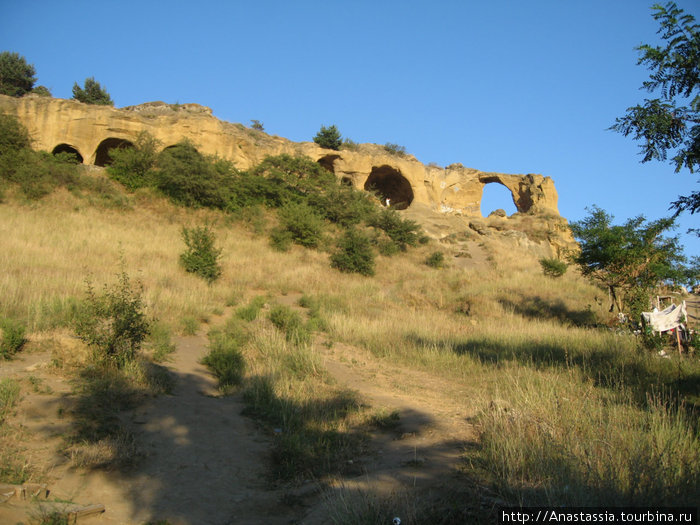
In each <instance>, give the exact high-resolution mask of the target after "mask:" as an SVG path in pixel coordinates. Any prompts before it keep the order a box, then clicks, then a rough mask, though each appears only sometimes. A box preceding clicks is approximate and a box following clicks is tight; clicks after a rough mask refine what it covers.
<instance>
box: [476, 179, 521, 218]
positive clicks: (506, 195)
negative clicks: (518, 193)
mask: <svg viewBox="0 0 700 525" xmlns="http://www.w3.org/2000/svg"><path fill="white" fill-rule="evenodd" d="M485 182H486V184H484V187H483V189H482V192H481V216H482V217H488V216H489V215H490V214H491V213H493V212H494V211H496V210H503V211H505V212H506V215H507V216H508V217H510V216H511V215H513V214H514V213H515V212H517V211H518V208H517V207H516V205H515V200H514V199H513V194H512V193H511V191H510V190H509V189H508V188H507V187H505V186H504V185H503V184H502V183H500V182H499V181H496V180H493V181H485Z"/></svg>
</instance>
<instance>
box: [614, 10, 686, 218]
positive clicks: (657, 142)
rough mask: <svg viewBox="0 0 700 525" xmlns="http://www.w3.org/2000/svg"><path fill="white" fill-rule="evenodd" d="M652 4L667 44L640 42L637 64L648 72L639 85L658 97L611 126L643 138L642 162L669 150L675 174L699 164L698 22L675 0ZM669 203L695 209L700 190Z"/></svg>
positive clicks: (678, 210) (659, 157)
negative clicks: (674, 0) (653, 44)
mask: <svg viewBox="0 0 700 525" xmlns="http://www.w3.org/2000/svg"><path fill="white" fill-rule="evenodd" d="M652 9H653V10H654V14H653V17H654V19H656V20H657V21H659V22H660V26H661V27H660V28H659V30H658V32H657V33H658V34H660V35H661V37H662V38H663V39H664V40H665V45H663V46H650V45H648V44H644V45H641V46H639V47H638V48H637V50H638V51H639V52H640V57H639V60H638V62H637V64H638V65H641V64H644V65H646V66H647V68H648V69H649V70H650V71H651V74H650V76H649V80H647V81H645V82H644V83H643V84H642V88H643V89H646V90H647V91H648V92H650V93H653V92H657V93H658V94H659V95H660V96H659V98H653V99H645V100H644V103H643V104H641V105H636V106H633V107H630V108H627V113H626V115H625V116H624V117H620V118H617V119H616V120H615V124H614V125H613V126H612V127H611V128H610V129H612V130H614V131H617V132H619V133H622V134H623V135H625V136H628V135H632V136H633V137H634V139H635V140H641V141H642V144H641V146H640V148H641V150H642V151H641V153H642V154H643V158H642V162H649V161H650V160H652V159H655V160H660V161H666V160H667V155H668V154H669V153H671V154H673V157H672V158H671V159H670V162H671V163H672V164H673V165H674V166H675V171H676V173H678V172H679V171H680V170H681V169H683V168H687V169H688V170H689V171H690V173H693V172H694V171H695V169H696V168H697V167H698V166H699V165H700V26H699V25H697V24H696V23H695V18H694V17H693V16H692V15H689V14H685V13H684V12H683V10H682V9H679V8H678V7H677V6H676V4H675V3H673V2H668V3H667V4H666V6H661V5H658V4H657V5H654V6H653V7H652ZM671 207H672V208H675V210H676V214H678V213H681V212H682V211H684V210H689V211H690V213H695V212H697V211H698V210H700V192H697V191H694V192H691V193H690V195H686V196H680V197H679V198H678V200H677V201H675V202H673V203H672V204H671Z"/></svg>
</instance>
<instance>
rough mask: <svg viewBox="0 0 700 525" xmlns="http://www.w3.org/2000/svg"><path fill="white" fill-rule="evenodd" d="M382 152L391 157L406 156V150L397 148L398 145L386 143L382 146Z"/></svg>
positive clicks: (400, 147) (401, 147) (402, 147)
mask: <svg viewBox="0 0 700 525" xmlns="http://www.w3.org/2000/svg"><path fill="white" fill-rule="evenodd" d="M384 151H386V152H387V153H389V154H391V155H396V156H398V157H405V156H406V148H405V147H404V146H399V145H398V144H394V143H392V142H387V143H386V144H384Z"/></svg>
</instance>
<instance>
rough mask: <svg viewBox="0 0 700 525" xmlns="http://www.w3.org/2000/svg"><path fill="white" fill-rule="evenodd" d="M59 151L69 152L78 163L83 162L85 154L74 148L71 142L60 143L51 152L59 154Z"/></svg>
mask: <svg viewBox="0 0 700 525" xmlns="http://www.w3.org/2000/svg"><path fill="white" fill-rule="evenodd" d="M59 153H68V154H69V155H73V156H74V157H75V160H76V161H77V162H78V164H82V163H83V156H82V155H81V154H80V152H79V151H78V150H77V149H76V148H74V147H73V146H71V145H70V144H59V145H58V146H56V147H55V148H54V149H53V151H52V152H51V154H52V155H58V154H59Z"/></svg>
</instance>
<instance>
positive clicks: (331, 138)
mask: <svg viewBox="0 0 700 525" xmlns="http://www.w3.org/2000/svg"><path fill="white" fill-rule="evenodd" d="M314 142H315V143H316V144H318V145H319V146H321V147H322V148H325V149H334V150H336V151H337V150H339V149H340V146H341V145H342V144H343V140H342V139H341V137H340V131H338V128H337V127H336V126H335V125H332V126H328V127H326V126H321V129H320V130H319V132H318V133H316V136H315V137H314Z"/></svg>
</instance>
